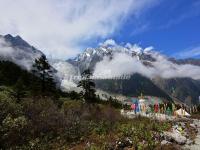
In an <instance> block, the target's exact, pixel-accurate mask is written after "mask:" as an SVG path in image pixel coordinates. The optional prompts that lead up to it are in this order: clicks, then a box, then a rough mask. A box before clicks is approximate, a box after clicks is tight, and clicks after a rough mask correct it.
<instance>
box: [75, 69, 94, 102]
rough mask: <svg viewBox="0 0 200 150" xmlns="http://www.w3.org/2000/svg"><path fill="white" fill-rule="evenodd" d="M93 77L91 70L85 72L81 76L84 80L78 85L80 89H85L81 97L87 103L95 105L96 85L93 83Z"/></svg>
mask: <svg viewBox="0 0 200 150" xmlns="http://www.w3.org/2000/svg"><path fill="white" fill-rule="evenodd" d="M91 75H92V73H91V72H90V70H89V69H88V70H85V71H84V72H83V73H82V74H81V77H82V80H81V81H79V83H78V87H81V88H82V89H83V91H82V92H81V95H82V96H83V98H84V100H85V101H86V102H87V103H94V102H95V101H96V94H95V92H96V91H95V83H94V82H93V81H92V79H91Z"/></svg>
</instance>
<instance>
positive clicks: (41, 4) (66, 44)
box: [0, 0, 157, 58]
mask: <svg viewBox="0 0 200 150" xmlns="http://www.w3.org/2000/svg"><path fill="white" fill-rule="evenodd" d="M156 1H157V0H122V1H116V0H85V1H84V0H17V1H14V0H0V34H7V33H10V34H14V35H16V34H19V35H20V36H22V37H23V38H24V39H26V40H27V41H28V42H29V43H31V45H36V46H38V49H41V50H43V52H44V53H45V54H46V55H47V56H52V57H53V58H66V57H70V56H74V55H75V54H77V53H79V52H80V50H81V48H82V46H83V45H82V44H81V43H84V42H86V41H88V40H91V39H93V40H94V39H95V38H106V37H108V36H109V35H111V34H112V33H113V32H115V31H116V30H117V29H119V28H120V26H121V25H122V24H123V23H124V22H125V21H126V19H127V17H128V16H130V15H131V16H132V19H133V17H134V16H138V15H139V14H140V13H141V12H142V11H145V10H147V9H148V8H149V7H151V6H152V5H153V4H154V3H155V2H156Z"/></svg>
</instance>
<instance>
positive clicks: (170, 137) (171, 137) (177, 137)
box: [164, 131, 187, 145]
mask: <svg viewBox="0 0 200 150" xmlns="http://www.w3.org/2000/svg"><path fill="white" fill-rule="evenodd" d="M164 136H165V139H166V140H167V141H175V142H176V143H178V144H180V145H183V144H185V143H186V142H187V138H186V137H185V136H182V135H181V134H179V133H178V132H175V131H173V132H164Z"/></svg>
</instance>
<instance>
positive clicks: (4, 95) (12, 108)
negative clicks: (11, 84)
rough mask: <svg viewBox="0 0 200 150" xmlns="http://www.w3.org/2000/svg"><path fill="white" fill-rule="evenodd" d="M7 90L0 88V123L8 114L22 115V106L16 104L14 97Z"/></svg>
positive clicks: (9, 90)
mask: <svg viewBox="0 0 200 150" xmlns="http://www.w3.org/2000/svg"><path fill="white" fill-rule="evenodd" d="M11 91H12V90H11V89H9V88H3V87H1V88H0V110H1V113H0V121H1V122H2V121H3V120H4V119H5V117H6V116H7V115H8V114H11V115H12V116H18V115H21V114H22V106H21V105H19V104H18V103H16V101H15V99H14V97H13V96H12V95H11V94H10V92H11Z"/></svg>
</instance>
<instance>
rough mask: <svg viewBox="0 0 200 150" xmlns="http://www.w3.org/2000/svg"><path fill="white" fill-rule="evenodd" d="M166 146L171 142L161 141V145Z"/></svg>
mask: <svg viewBox="0 0 200 150" xmlns="http://www.w3.org/2000/svg"><path fill="white" fill-rule="evenodd" d="M166 144H171V142H169V141H166V140H162V142H161V145H166Z"/></svg>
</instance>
